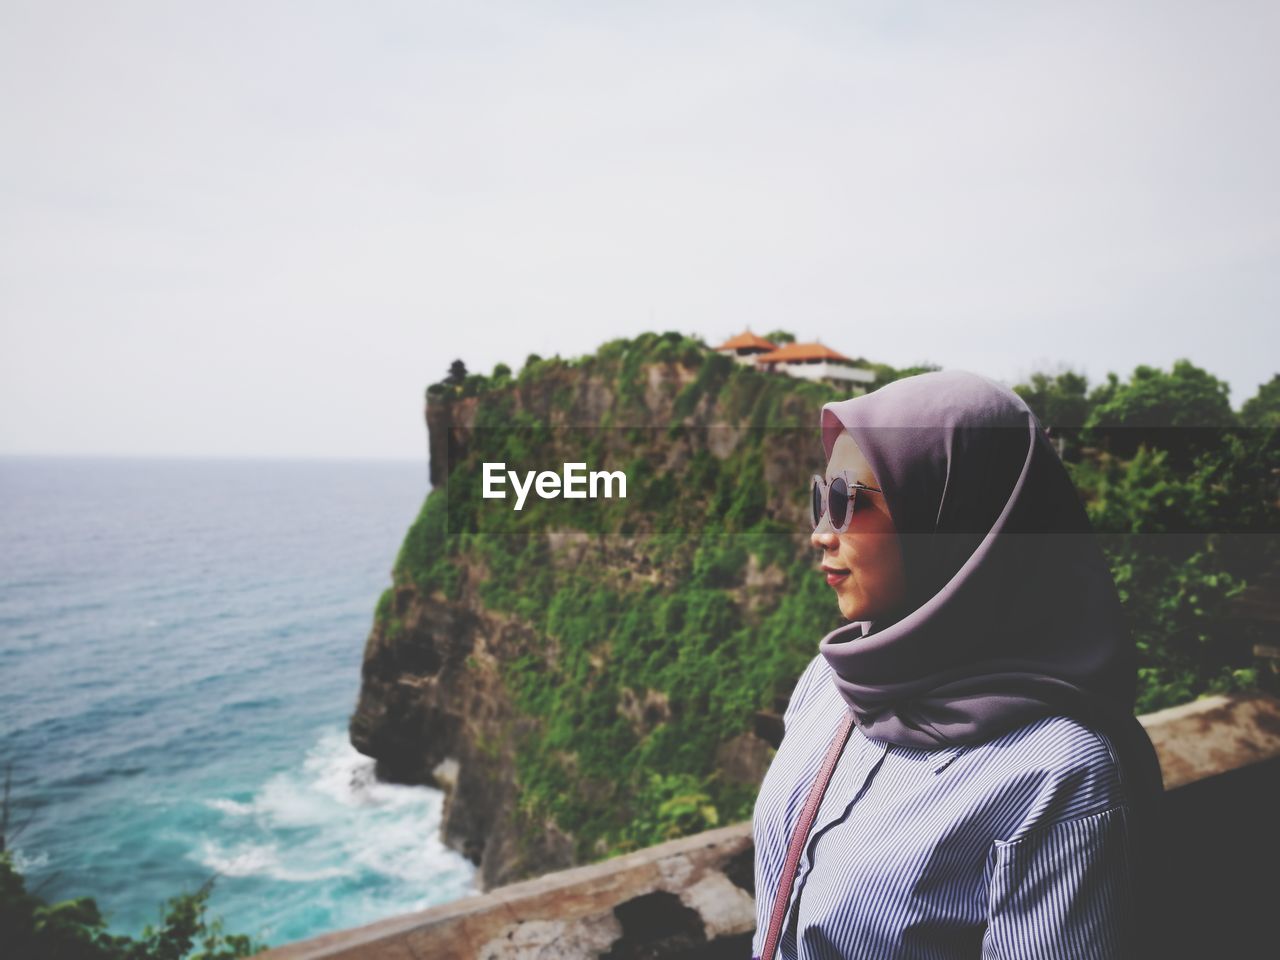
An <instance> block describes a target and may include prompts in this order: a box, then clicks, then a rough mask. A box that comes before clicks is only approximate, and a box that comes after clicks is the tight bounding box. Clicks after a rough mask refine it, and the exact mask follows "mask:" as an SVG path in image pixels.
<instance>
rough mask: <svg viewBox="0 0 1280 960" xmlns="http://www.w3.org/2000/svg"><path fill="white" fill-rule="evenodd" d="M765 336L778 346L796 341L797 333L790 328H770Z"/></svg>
mask: <svg viewBox="0 0 1280 960" xmlns="http://www.w3.org/2000/svg"><path fill="white" fill-rule="evenodd" d="M764 338H765V339H766V340H768V341H769V342H770V343H772V344H775V345H777V346H782V344H784V343H795V342H796V335H795V334H794V333H792V332H791V331H790V330H770V331H769V332H768V333H766V334H765V335H764Z"/></svg>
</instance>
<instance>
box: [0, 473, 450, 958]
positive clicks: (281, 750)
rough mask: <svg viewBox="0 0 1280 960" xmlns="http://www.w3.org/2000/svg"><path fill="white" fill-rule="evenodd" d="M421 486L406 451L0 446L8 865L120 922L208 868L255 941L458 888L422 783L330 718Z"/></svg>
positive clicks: (325, 926) (348, 920) (217, 899)
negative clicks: (383, 772)
mask: <svg viewBox="0 0 1280 960" xmlns="http://www.w3.org/2000/svg"><path fill="white" fill-rule="evenodd" d="M427 489H428V482H427V466H426V463H425V461H424V462H422V463H416V462H377V461H364V462H361V461H273V460H260V461H253V460H177V459H175V460H158V459H157V460H148V459H126V458H120V459H98V458H94V459H89V458H83V459H81V458H55V457H50V458H39V457H4V458H0V545H2V546H3V549H2V550H0V743H2V744H3V746H2V747H0V764H4V765H11V767H12V786H11V807H12V811H11V815H10V831H9V832H10V840H9V846H10V849H11V850H13V851H14V854H15V859H16V862H17V864H18V866H19V868H20V869H21V870H22V872H23V873H24V875H25V876H26V878H27V887H28V889H29V890H33V891H35V892H38V893H39V895H40V896H41V897H43V898H44V899H46V900H48V901H50V902H52V901H56V900H61V899H65V898H69V897H77V896H91V897H93V898H94V899H95V900H96V901H97V903H98V906H99V907H100V908H101V909H102V911H103V913H104V914H105V915H106V917H107V920H108V922H109V925H110V929H111V930H112V932H114V933H122V934H130V935H137V934H138V933H140V932H141V930H142V927H143V926H144V925H145V924H148V923H150V924H157V923H158V922H159V921H160V919H161V917H162V914H163V905H164V902H165V900H166V899H168V898H169V897H172V896H174V895H176V894H178V893H181V892H191V891H194V890H196V889H197V888H198V887H199V886H200V885H201V883H203V882H204V881H205V880H207V879H208V878H210V877H212V876H215V875H216V878H217V879H216V880H215V883H214V886H213V892H212V895H211V897H210V901H209V914H210V915H211V916H220V917H221V918H222V919H223V922H224V926H225V929H226V931H227V932H232V933H249V934H253V935H255V936H257V937H258V938H259V939H262V940H265V941H266V942H267V943H268V944H270V945H272V946H277V945H279V944H282V943H286V942H289V941H293V940H298V939H301V938H305V937H310V936H315V935H318V934H321V933H325V932H328V931H332V930H338V929H343V928H347V927H353V926H358V925H360V924H364V923H369V922H371V921H373V920H377V919H380V918H383V917H388V916H393V915H395V914H400V913H405V912H408V911H411V910H418V909H422V908H424V907H427V906H430V905H433V904H437V903H443V902H446V901H449V900H454V899H457V898H459V897H462V896H465V895H467V894H469V893H472V892H474V890H475V888H474V869H473V867H472V865H471V864H470V863H469V862H468V861H467V860H465V859H464V858H463V857H461V856H460V855H458V854H455V853H453V852H452V851H450V850H447V849H445V848H444V847H443V846H442V845H441V843H440V841H439V836H438V833H439V822H440V810H441V802H442V799H443V797H442V795H441V794H440V793H439V792H438V791H436V790H431V789H428V788H425V787H403V786H397V785H391V784H382V783H379V782H377V781H376V780H375V779H374V776H373V761H371V760H369V759H368V758H366V757H363V756H361V755H360V754H358V753H356V752H355V750H353V749H352V747H351V746H350V744H349V743H348V741H347V735H346V728H347V720H348V718H349V716H350V714H351V712H352V710H353V709H354V708H355V703H356V697H357V694H358V691H359V685H360V662H361V655H362V652H363V649H364V641H365V638H366V636H367V635H368V632H369V629H370V626H371V624H372V620H373V612H374V608H375V605H376V602H377V599H378V596H379V594H380V593H381V592H382V590H383V589H385V588H386V587H387V586H389V585H390V582H391V572H390V571H391V566H392V564H393V562H394V560H395V556H396V551H397V550H398V549H399V546H400V543H401V541H402V539H403V538H404V534H405V531H406V530H407V529H408V527H409V524H410V523H411V522H412V521H413V519H414V517H415V516H416V515H417V512H418V509H419V507H420V506H421V504H422V499H423V497H424V496H425V495H426V492H427ZM24 823H25V826H23V824H24ZM19 827H21V829H20V832H16V835H15V831H16V830H17V828H19Z"/></svg>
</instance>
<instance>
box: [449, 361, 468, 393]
mask: <svg viewBox="0 0 1280 960" xmlns="http://www.w3.org/2000/svg"><path fill="white" fill-rule="evenodd" d="M466 379H467V365H466V364H465V363H463V362H462V361H461V360H455V361H453V363H451V364H449V375H448V376H447V377H445V378H444V382H445V383H447V384H449V385H450V386H453V387H460V386H462V384H463V383H464V382H465V381H466Z"/></svg>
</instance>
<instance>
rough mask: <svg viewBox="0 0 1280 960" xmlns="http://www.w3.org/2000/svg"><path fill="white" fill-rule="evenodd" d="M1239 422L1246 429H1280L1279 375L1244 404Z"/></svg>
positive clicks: (1273, 377)
mask: <svg viewBox="0 0 1280 960" xmlns="http://www.w3.org/2000/svg"><path fill="white" fill-rule="evenodd" d="M1240 422H1241V423H1242V424H1244V425H1245V426H1246V427H1280V373H1277V374H1275V375H1274V376H1272V378H1271V380H1270V381H1269V382H1267V383H1264V384H1263V385H1262V386H1260V387H1259V388H1258V392H1257V393H1256V394H1254V395H1253V396H1252V397H1250V398H1249V399H1248V400H1246V401H1245V402H1244V406H1243V407H1241V408H1240Z"/></svg>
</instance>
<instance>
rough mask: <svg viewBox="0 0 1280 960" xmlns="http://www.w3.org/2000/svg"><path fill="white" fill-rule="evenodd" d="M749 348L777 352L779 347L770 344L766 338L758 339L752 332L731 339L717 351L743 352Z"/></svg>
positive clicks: (748, 331)
mask: <svg viewBox="0 0 1280 960" xmlns="http://www.w3.org/2000/svg"><path fill="white" fill-rule="evenodd" d="M747 347H754V348H755V349H757V350H776V349H777V345H776V344H773V343H770V342H769V341H768V340H766V339H765V338H764V337H757V336H756V335H755V334H754V333H752V332H751V331H750V330H747V331H746V332H745V333H740V334H738V335H737V336H736V337H730V338H729V339H728V340H726V341H725V342H724V343H722V344H720V346H718V347H716V349H717V350H742V349H744V348H747Z"/></svg>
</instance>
